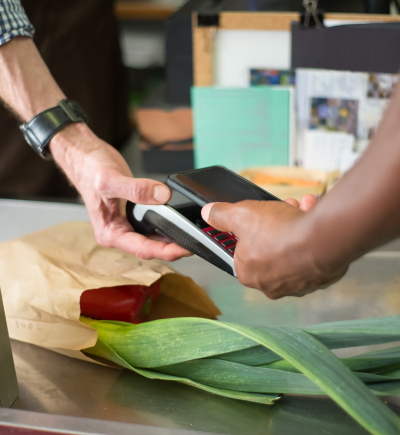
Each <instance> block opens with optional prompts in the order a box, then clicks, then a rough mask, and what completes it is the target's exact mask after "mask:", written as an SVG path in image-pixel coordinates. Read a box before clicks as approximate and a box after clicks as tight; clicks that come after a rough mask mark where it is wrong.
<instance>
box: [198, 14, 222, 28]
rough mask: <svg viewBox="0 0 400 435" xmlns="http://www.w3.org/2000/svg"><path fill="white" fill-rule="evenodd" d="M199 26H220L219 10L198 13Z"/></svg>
mask: <svg viewBox="0 0 400 435" xmlns="http://www.w3.org/2000/svg"><path fill="white" fill-rule="evenodd" d="M197 25H198V27H218V26H219V13H218V12H199V13H198V14H197Z"/></svg>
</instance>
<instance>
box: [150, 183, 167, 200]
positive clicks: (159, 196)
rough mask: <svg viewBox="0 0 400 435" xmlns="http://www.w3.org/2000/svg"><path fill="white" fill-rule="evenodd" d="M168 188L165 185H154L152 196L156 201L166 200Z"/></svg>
mask: <svg viewBox="0 0 400 435" xmlns="http://www.w3.org/2000/svg"><path fill="white" fill-rule="evenodd" d="M169 196H170V193H169V189H168V187H167V186H156V187H155V188H154V191H153V197H154V199H155V200H156V201H157V202H161V203H164V202H167V201H168V200H169Z"/></svg>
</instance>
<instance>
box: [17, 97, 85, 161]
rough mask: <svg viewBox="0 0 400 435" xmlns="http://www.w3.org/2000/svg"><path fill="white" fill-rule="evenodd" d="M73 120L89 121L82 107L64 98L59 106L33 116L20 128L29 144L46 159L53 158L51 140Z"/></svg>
mask: <svg viewBox="0 0 400 435" xmlns="http://www.w3.org/2000/svg"><path fill="white" fill-rule="evenodd" d="M72 122H86V123H87V122H88V117H87V115H86V113H85V112H84V110H83V109H82V107H81V106H80V105H79V104H78V103H77V102H76V101H72V100H67V99H63V100H61V101H60V102H59V104H58V106H56V107H52V108H51V109H47V110H45V111H44V112H41V113H39V114H38V115H36V116H35V117H34V118H32V119H31V120H30V121H29V122H27V123H26V124H22V125H20V127H19V128H20V129H21V131H22V133H23V135H24V138H25V140H26V141H27V142H28V144H29V145H30V146H31V147H32V148H33V149H34V150H35V151H36V152H37V153H38V154H39V155H40V156H41V157H43V158H44V159H46V160H51V158H52V157H51V153H50V147H49V142H50V141H51V139H53V137H54V136H55V135H56V134H57V133H58V132H59V131H60V130H62V129H63V128H64V127H66V126H67V125H69V124H71V123H72Z"/></svg>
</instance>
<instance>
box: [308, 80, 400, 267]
mask: <svg viewBox="0 0 400 435" xmlns="http://www.w3.org/2000/svg"><path fill="white" fill-rule="evenodd" d="M399 200H400V87H398V89H397V91H396V93H395V96H394V98H393V100H392V101H391V103H390V106H389V107H388V109H387V111H386V113H385V115H384V118H383V121H382V123H381V125H380V126H379V128H378V131H377V133H376V135H375V137H374V139H373V140H372V142H371V144H370V146H369V148H368V149H367V151H366V152H365V153H364V155H363V156H362V157H361V159H360V161H359V162H358V163H357V164H356V165H355V166H354V167H353V169H352V170H350V171H349V172H348V173H346V174H345V176H344V177H343V178H342V179H341V180H340V181H339V182H338V184H337V185H336V186H335V187H334V188H333V189H332V191H331V192H330V193H329V194H328V195H326V197H325V198H323V199H322V201H321V203H320V204H319V205H318V207H316V208H315V210H313V211H312V212H311V213H310V215H309V218H310V219H309V224H310V227H312V228H310V234H313V236H312V238H313V243H312V246H313V250H314V255H315V258H316V259H317V263H318V264H319V265H321V268H323V269H324V268H326V267H328V268H332V267H333V268H335V267H338V266H341V265H344V264H345V263H349V262H350V261H352V260H354V259H356V258H358V257H360V256H361V255H363V254H364V253H366V252H368V251H370V250H371V249H374V248H376V247H378V246H380V245H382V244H384V243H386V242H388V241H390V240H392V239H394V238H396V237H399V236H400V201H399Z"/></svg>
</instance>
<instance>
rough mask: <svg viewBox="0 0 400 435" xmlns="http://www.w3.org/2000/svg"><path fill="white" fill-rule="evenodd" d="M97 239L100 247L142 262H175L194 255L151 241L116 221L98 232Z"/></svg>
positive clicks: (175, 247)
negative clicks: (114, 250) (123, 252)
mask: <svg viewBox="0 0 400 435" xmlns="http://www.w3.org/2000/svg"><path fill="white" fill-rule="evenodd" d="M95 232H96V238H97V241H98V242H99V243H100V245H102V246H105V247H108V248H118V249H121V250H123V251H126V252H129V253H130V254H133V255H136V257H139V258H141V259H142V260H151V259H158V260H165V261H175V260H179V259H180V258H182V257H189V256H190V255H192V254H191V253H190V252H188V251H187V250H186V249H183V248H181V247H180V246H178V245H176V244H175V243H165V242H161V241H156V240H151V239H149V238H147V237H145V236H143V235H141V234H138V233H135V232H133V231H132V228H131V227H130V225H129V224H128V222H126V223H125V222H124V221H123V220H120V221H119V220H115V221H113V222H112V223H110V224H109V225H107V226H106V227H103V228H102V229H101V231H96V230H95Z"/></svg>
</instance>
